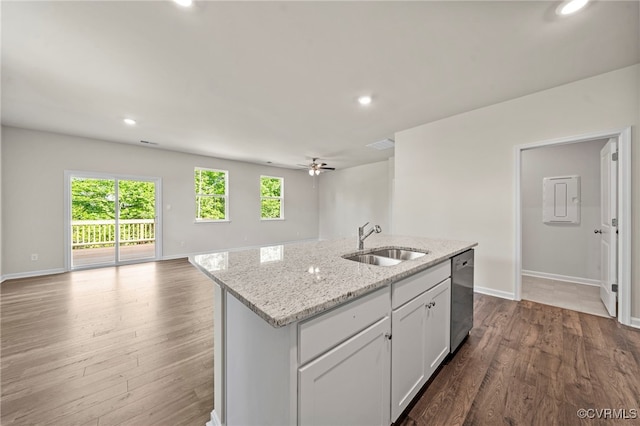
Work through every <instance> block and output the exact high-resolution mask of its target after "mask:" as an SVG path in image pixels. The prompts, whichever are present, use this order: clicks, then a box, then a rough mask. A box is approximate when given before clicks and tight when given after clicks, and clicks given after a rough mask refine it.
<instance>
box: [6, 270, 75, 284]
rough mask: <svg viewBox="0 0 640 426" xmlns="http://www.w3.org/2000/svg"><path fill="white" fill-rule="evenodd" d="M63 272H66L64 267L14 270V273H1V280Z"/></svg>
mask: <svg viewBox="0 0 640 426" xmlns="http://www.w3.org/2000/svg"><path fill="white" fill-rule="evenodd" d="M63 272H66V271H65V269H64V268H55V269H43V270H40V271H29V272H16V273H14V274H5V275H3V276H2V282H4V281H5V280H15V279H18V278H31V277H39V276H41V275H54V274H62V273H63Z"/></svg>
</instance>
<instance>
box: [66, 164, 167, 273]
mask: <svg viewBox="0 0 640 426" xmlns="http://www.w3.org/2000/svg"><path fill="white" fill-rule="evenodd" d="M65 175H66V179H67V190H68V197H67V198H68V200H69V203H68V207H69V208H68V215H67V218H68V232H67V237H68V238H67V259H68V261H67V266H68V269H78V268H87V267H96V266H105V265H118V264H121V263H129V262H136V261H144V260H156V259H159V258H160V240H159V238H160V232H159V231H160V229H159V226H158V224H159V220H158V219H159V218H158V215H157V213H158V212H159V211H161V210H160V209H159V208H158V206H159V194H160V188H159V186H160V180H159V179H149V178H137V177H136V178H132V177H118V176H112V175H97V174H90V173H81V172H67V173H66V174H65Z"/></svg>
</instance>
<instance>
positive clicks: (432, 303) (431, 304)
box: [427, 302, 436, 309]
mask: <svg viewBox="0 0 640 426" xmlns="http://www.w3.org/2000/svg"><path fill="white" fill-rule="evenodd" d="M434 306H436V302H429V304H428V305H427V308H429V309H431V308H433V307H434Z"/></svg>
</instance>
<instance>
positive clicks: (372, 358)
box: [298, 317, 391, 426]
mask: <svg viewBox="0 0 640 426" xmlns="http://www.w3.org/2000/svg"><path fill="white" fill-rule="evenodd" d="M390 322H391V321H390V319H389V317H385V318H384V319H383V320H380V321H378V322H377V323H375V324H374V325H372V326H370V327H369V328H367V329H365V330H364V331H362V332H360V333H359V334H357V335H355V336H354V337H352V338H351V339H349V340H347V341H346V342H344V343H343V344H341V345H339V346H337V347H336V348H334V349H332V350H330V351H329V352H327V353H326V354H324V355H322V356H320V357H319V358H318V359H316V360H315V361H311V362H310V363H309V364H307V365H306V366H304V367H302V368H300V370H299V372H298V380H299V386H300V388H299V397H298V398H299V400H298V404H299V412H298V423H299V424H301V425H305V426H307V425H311V426H312V425H317V426H326V425H333V426H338V425H350V426H357V425H362V426H375V425H384V426H387V425H389V424H390V423H391V422H390V418H389V408H390V406H389V388H390V365H391V364H390V362H389V355H390V353H391V341H390V340H389V339H388V336H389V332H390V329H391V324H390Z"/></svg>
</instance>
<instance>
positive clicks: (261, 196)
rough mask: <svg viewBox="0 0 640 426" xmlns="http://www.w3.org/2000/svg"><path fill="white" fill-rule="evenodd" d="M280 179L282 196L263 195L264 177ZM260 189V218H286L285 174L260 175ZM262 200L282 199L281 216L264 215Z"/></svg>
mask: <svg viewBox="0 0 640 426" xmlns="http://www.w3.org/2000/svg"><path fill="white" fill-rule="evenodd" d="M263 178H267V179H278V180H279V181H280V196H279V197H266V196H263V195H262V179H263ZM259 185H260V187H259V190H260V220H265V221H269V220H284V177H283V176H269V175H260V181H259ZM262 200H280V217H262Z"/></svg>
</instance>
